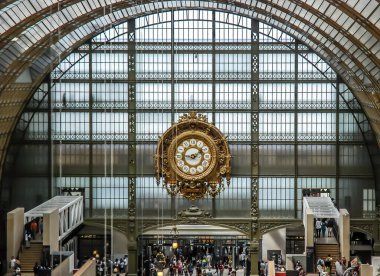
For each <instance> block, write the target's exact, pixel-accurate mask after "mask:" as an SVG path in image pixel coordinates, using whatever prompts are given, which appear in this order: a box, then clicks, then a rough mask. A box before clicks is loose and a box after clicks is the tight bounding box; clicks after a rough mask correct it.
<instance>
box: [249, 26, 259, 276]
mask: <svg viewBox="0 0 380 276" xmlns="http://www.w3.org/2000/svg"><path fill="white" fill-rule="evenodd" d="M258 226H259V22H258V21H257V20H253V19H252V21H251V236H250V252H249V253H250V260H251V275H258V274H259V270H258V262H259V239H260V231H259V227H258Z"/></svg>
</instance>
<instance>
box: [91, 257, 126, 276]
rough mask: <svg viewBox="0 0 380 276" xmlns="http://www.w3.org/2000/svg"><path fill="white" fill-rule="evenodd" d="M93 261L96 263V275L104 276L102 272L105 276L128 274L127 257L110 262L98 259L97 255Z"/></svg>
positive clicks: (109, 260)
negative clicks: (105, 273) (105, 272)
mask: <svg viewBox="0 0 380 276" xmlns="http://www.w3.org/2000/svg"><path fill="white" fill-rule="evenodd" d="M93 260H95V261H96V275H99V276H100V275H104V271H107V275H109V274H111V271H112V273H113V274H116V275H126V274H127V272H128V257H127V255H125V256H124V257H123V258H116V259H115V260H113V261H112V260H111V259H108V258H105V257H103V258H99V255H96V256H94V257H93Z"/></svg>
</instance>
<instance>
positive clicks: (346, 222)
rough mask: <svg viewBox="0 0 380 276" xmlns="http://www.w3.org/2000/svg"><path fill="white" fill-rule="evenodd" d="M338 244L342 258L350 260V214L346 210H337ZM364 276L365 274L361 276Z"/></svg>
mask: <svg viewBox="0 0 380 276" xmlns="http://www.w3.org/2000/svg"><path fill="white" fill-rule="evenodd" d="M339 214H340V215H339V244H340V254H341V256H342V257H346V259H347V260H349V259H350V214H349V213H348V211H347V210H346V209H340V210H339ZM363 275H366V274H363Z"/></svg>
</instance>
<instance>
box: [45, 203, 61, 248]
mask: <svg viewBox="0 0 380 276" xmlns="http://www.w3.org/2000/svg"><path fill="white" fill-rule="evenodd" d="M42 244H43V246H49V247H50V252H53V251H59V250H60V248H59V210H58V208H56V209H51V210H49V211H47V212H45V213H44V232H43V237H42Z"/></svg>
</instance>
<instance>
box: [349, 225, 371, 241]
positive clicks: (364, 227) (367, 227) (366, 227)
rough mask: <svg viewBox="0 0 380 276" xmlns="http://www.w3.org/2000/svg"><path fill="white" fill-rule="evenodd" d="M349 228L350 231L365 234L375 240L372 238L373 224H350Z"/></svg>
mask: <svg viewBox="0 0 380 276" xmlns="http://www.w3.org/2000/svg"><path fill="white" fill-rule="evenodd" d="M350 228H351V230H356V231H359V232H363V233H367V234H369V235H370V236H372V237H373V238H375V239H376V237H374V235H375V225H374V224H371V223H366V224H351V227H350Z"/></svg>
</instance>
